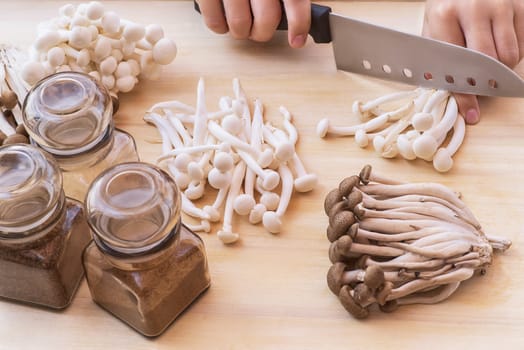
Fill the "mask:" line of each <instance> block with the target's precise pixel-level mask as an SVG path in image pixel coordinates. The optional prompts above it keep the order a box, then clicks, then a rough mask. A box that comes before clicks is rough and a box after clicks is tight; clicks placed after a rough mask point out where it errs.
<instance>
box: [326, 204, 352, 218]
mask: <svg viewBox="0 0 524 350" xmlns="http://www.w3.org/2000/svg"><path fill="white" fill-rule="evenodd" d="M344 210H348V207H347V201H345V200H341V201H340V202H338V203H335V205H334V206H333V207H331V210H330V211H329V214H328V216H329V217H330V218H332V217H334V216H335V215H336V214H338V213H340V212H341V211H344Z"/></svg>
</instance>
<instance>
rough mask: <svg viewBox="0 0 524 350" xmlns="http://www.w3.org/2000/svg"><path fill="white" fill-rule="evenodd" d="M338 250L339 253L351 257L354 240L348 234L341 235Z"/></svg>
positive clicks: (337, 243) (337, 242)
mask: <svg viewBox="0 0 524 350" xmlns="http://www.w3.org/2000/svg"><path fill="white" fill-rule="evenodd" d="M334 243H335V244H336V247H337V250H338V252H339V254H341V255H343V256H346V257H351V256H352V255H353V252H352V251H351V245H352V244H353V240H352V239H351V237H349V236H348V235H343V236H341V237H340V238H339V239H338V240H337V241H336V242H334Z"/></svg>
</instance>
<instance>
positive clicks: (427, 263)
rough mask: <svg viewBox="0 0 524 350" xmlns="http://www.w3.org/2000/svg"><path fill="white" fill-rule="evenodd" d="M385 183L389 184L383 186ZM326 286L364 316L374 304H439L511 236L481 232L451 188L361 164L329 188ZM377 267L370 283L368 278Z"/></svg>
mask: <svg viewBox="0 0 524 350" xmlns="http://www.w3.org/2000/svg"><path fill="white" fill-rule="evenodd" d="M385 182H387V183H388V184H386V183H385ZM324 209H325V212H326V213H327V215H328V217H329V226H328V239H329V241H330V242H332V243H331V246H330V249H329V259H330V261H331V262H332V263H333V266H332V267H331V268H330V269H329V271H328V277H327V279H328V286H329V288H330V290H331V291H332V292H333V293H334V294H335V295H337V296H338V297H339V299H340V302H341V303H342V305H343V306H344V308H345V309H346V310H347V311H348V312H350V313H351V314H352V315H353V316H355V317H357V318H363V317H367V316H368V314H369V307H370V306H371V305H373V304H376V305H378V306H379V308H380V309H381V310H383V311H385V312H389V311H392V310H393V309H394V308H396V307H397V306H399V305H406V304H412V303H437V302H440V301H443V300H445V299H446V298H448V297H449V296H451V295H452V294H453V292H454V291H455V290H456V289H457V288H458V286H459V284H460V283H461V282H462V281H464V280H467V279H469V278H471V277H472V276H473V275H474V273H475V272H476V271H480V272H484V271H485V269H486V268H487V266H489V265H490V264H491V263H492V257H493V250H494V249H497V250H506V249H508V248H509V246H510V245H511V242H510V241H508V240H506V239H504V238H500V237H490V236H489V235H486V234H484V232H483V231H482V230H481V228H480V224H479V223H478V221H477V220H476V219H475V218H474V216H473V214H472V213H471V212H470V211H469V209H467V207H466V206H465V204H464V203H463V202H462V201H461V200H460V199H459V198H458V196H457V195H456V193H454V191H452V190H450V189H449V188H447V187H444V186H443V185H440V184H432V183H422V184H416V183H413V184H411V183H401V182H399V181H395V180H393V179H389V178H387V177H384V176H381V175H379V174H377V173H375V172H372V171H371V168H370V167H369V166H366V167H364V168H363V170H362V171H361V173H360V176H350V177H348V178H346V179H344V180H343V181H342V182H341V183H340V184H339V186H338V188H336V189H333V190H332V191H330V192H329V193H328V195H327V196H326V199H325V203H324ZM370 269H374V270H373V271H374V273H377V276H378V275H380V279H379V280H377V282H376V283H374V284H369V283H366V282H365V276H366V274H367V273H368V271H369V270H370Z"/></svg>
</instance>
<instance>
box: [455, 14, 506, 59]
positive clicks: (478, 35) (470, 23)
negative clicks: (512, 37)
mask: <svg viewBox="0 0 524 350" xmlns="http://www.w3.org/2000/svg"><path fill="white" fill-rule="evenodd" d="M489 16H490V14H487V13H485V9H483V8H480V9H478V8H473V9H471V11H470V12H469V13H468V14H465V15H463V16H462V18H460V20H461V22H462V28H463V30H464V38H465V39H466V46H467V47H468V48H470V49H473V50H476V51H480V52H482V53H484V54H486V55H488V56H491V57H493V58H495V59H497V60H498V59H499V57H498V55H497V50H496V48H495V39H494V38H493V32H492V29H491V28H492V26H491V18H490V17H489Z"/></svg>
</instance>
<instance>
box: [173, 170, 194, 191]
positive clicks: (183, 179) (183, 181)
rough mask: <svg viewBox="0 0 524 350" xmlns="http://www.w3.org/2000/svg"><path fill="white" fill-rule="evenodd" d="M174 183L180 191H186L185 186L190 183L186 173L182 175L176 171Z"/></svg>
mask: <svg viewBox="0 0 524 350" xmlns="http://www.w3.org/2000/svg"><path fill="white" fill-rule="evenodd" d="M175 182H176V185H177V186H178V187H179V188H180V189H181V190H183V189H186V188H187V186H189V184H190V183H191V178H190V177H189V175H187V174H186V173H183V172H181V171H178V172H177V173H176V174H175Z"/></svg>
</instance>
